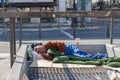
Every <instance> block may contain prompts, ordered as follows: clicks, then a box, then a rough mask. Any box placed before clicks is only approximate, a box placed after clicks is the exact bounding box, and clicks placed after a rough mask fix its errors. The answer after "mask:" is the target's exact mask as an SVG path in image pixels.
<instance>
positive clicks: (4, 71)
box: [0, 53, 10, 80]
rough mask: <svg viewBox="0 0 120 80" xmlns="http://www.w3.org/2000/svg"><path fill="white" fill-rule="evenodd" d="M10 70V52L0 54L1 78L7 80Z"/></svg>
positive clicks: (0, 79)
mask: <svg viewBox="0 0 120 80" xmlns="http://www.w3.org/2000/svg"><path fill="white" fill-rule="evenodd" d="M9 71H10V57H9V54H6V53H1V54H0V80H7V77H8V75H9Z"/></svg>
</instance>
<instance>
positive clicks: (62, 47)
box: [32, 41, 108, 60]
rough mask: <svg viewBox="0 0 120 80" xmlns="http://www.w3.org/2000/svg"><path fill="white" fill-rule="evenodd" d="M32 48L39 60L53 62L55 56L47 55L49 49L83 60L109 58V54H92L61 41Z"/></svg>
mask: <svg viewBox="0 0 120 80" xmlns="http://www.w3.org/2000/svg"><path fill="white" fill-rule="evenodd" d="M32 47H33V48H34V50H35V52H37V55H38V59H47V60H52V59H53V58H54V56H52V55H50V54H48V53H47V50H48V49H54V50H57V51H59V52H60V53H61V54H63V55H72V56H77V57H82V58H91V59H103V58H107V57H108V55H107V54H101V53H99V54H90V53H87V52H85V51H83V50H81V49H80V48H79V47H78V46H77V45H75V44H65V43H64V42H60V41H49V42H48V43H46V44H45V45H43V44H39V45H32Z"/></svg>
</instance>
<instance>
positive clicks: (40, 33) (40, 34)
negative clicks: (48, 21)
mask: <svg viewBox="0 0 120 80" xmlns="http://www.w3.org/2000/svg"><path fill="white" fill-rule="evenodd" d="M41 36H42V32H41V23H39V38H40V39H41Z"/></svg>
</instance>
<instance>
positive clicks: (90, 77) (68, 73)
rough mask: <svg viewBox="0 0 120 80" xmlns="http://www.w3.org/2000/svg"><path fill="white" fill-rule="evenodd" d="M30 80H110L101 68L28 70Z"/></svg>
mask: <svg viewBox="0 0 120 80" xmlns="http://www.w3.org/2000/svg"><path fill="white" fill-rule="evenodd" d="M29 71H30V72H29V79H30V80H110V78H109V76H108V74H107V69H105V68H103V67H85V68H53V67H52V68H35V67H34V68H30V70H29ZM118 80H119V79H118Z"/></svg>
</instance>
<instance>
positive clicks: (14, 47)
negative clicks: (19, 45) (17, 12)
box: [10, 18, 16, 68]
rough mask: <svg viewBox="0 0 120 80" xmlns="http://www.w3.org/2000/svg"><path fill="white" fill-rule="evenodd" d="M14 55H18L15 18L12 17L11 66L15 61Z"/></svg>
mask: <svg viewBox="0 0 120 80" xmlns="http://www.w3.org/2000/svg"><path fill="white" fill-rule="evenodd" d="M14 55H16V39H15V18H10V67H11V68H12V65H13V63H14V59H15V57H14Z"/></svg>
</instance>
